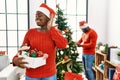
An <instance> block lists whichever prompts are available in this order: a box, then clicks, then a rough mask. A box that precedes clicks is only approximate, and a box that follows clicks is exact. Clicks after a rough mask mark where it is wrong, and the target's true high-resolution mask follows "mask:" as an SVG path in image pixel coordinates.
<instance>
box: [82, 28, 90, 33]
mask: <svg viewBox="0 0 120 80" xmlns="http://www.w3.org/2000/svg"><path fill="white" fill-rule="evenodd" d="M81 30H82V31H83V32H84V33H86V32H88V31H89V27H86V28H84V29H81Z"/></svg>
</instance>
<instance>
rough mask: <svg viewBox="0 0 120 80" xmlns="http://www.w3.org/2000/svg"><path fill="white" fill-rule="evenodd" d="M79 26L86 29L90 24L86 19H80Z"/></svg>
mask: <svg viewBox="0 0 120 80" xmlns="http://www.w3.org/2000/svg"><path fill="white" fill-rule="evenodd" d="M79 26H80V28H81V29H85V28H87V27H88V24H87V22H86V21H80V22H79Z"/></svg>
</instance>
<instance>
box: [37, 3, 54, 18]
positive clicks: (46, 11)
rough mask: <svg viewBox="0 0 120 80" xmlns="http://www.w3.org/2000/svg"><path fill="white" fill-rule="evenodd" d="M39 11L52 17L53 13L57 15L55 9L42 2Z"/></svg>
mask: <svg viewBox="0 0 120 80" xmlns="http://www.w3.org/2000/svg"><path fill="white" fill-rule="evenodd" d="M37 11H40V12H42V13H44V14H45V15H46V16H47V17H48V18H50V16H51V15H53V16H54V17H55V11H54V10H53V9H52V8H50V7H49V6H47V5H46V4H45V3H42V4H41V5H40V7H39V8H38V9H37Z"/></svg>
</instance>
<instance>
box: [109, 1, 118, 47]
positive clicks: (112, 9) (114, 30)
mask: <svg viewBox="0 0 120 80" xmlns="http://www.w3.org/2000/svg"><path fill="white" fill-rule="evenodd" d="M119 19H120V0H110V4H109V20H108V21H109V22H108V26H109V31H108V41H109V43H110V44H111V45H117V46H118V47H120V29H119V27H120V20H119Z"/></svg>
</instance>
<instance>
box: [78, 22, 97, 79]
mask: <svg viewBox="0 0 120 80" xmlns="http://www.w3.org/2000/svg"><path fill="white" fill-rule="evenodd" d="M79 26H80V29H81V30H82V31H83V33H82V37H81V39H80V40H79V41H78V42H76V44H77V45H78V47H82V48H83V51H82V52H83V55H82V61H83V64H84V69H85V75H86V78H87V79H88V80H95V79H94V73H93V70H92V65H93V62H94V57H95V49H96V42H97V38H98V36H97V33H96V31H94V30H93V29H91V28H90V27H89V25H88V24H87V23H86V22H85V21H81V22H79Z"/></svg>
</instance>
